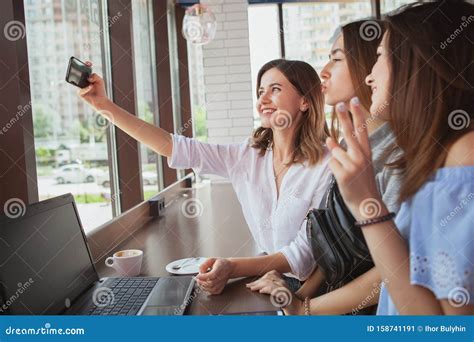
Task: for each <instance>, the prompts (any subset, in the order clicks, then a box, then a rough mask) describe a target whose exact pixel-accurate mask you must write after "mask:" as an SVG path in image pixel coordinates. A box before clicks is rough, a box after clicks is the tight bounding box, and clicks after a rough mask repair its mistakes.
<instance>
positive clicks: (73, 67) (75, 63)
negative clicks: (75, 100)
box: [66, 57, 92, 88]
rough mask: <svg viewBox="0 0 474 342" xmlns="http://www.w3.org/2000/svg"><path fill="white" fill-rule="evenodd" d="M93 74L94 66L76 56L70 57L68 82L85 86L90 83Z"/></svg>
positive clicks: (81, 86) (77, 85) (80, 86)
mask: <svg viewBox="0 0 474 342" xmlns="http://www.w3.org/2000/svg"><path fill="white" fill-rule="evenodd" d="M91 74H92V68H91V67H89V66H87V65H86V64H85V63H84V62H82V61H80V60H79V59H77V58H76V57H71V58H70V59H69V65H68V68H67V73H66V82H68V83H71V84H72V85H75V86H76V87H79V88H85V87H87V86H88V85H89V84H90V83H89V81H88V80H87V79H88V78H89V77H90V76H91Z"/></svg>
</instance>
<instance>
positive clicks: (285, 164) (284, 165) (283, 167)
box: [273, 163, 291, 180]
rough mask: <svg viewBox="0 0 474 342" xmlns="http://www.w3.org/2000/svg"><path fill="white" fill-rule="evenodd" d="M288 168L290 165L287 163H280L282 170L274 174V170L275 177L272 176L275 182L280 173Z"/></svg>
mask: <svg viewBox="0 0 474 342" xmlns="http://www.w3.org/2000/svg"><path fill="white" fill-rule="evenodd" d="M290 166H291V165H288V164H287V163H282V168H281V169H280V170H278V172H275V170H274V172H275V176H274V177H273V178H274V179H275V180H277V179H278V177H279V176H280V175H281V173H282V172H283V171H284V170H285V169H287V168H289V167H290Z"/></svg>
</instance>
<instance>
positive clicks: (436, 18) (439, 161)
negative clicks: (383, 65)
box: [386, 1, 474, 201]
mask: <svg viewBox="0 0 474 342" xmlns="http://www.w3.org/2000/svg"><path fill="white" fill-rule="evenodd" d="M471 13H474V6H473V5H471V4H468V3H466V2H463V1H444V2H442V3H423V4H412V5H408V6H404V7H402V9H401V10H400V11H398V12H397V13H394V14H390V15H389V16H388V17H387V18H386V23H387V24H386V29H387V51H386V54H387V56H388V62H389V65H390V68H391V81H390V90H391V95H392V97H391V99H390V101H389V102H390V104H389V116H390V121H391V125H392V129H393V132H394V134H395V136H396V141H397V144H398V146H400V148H401V149H402V150H403V155H402V156H401V157H400V158H399V159H397V160H396V161H395V162H394V163H392V164H391V165H392V166H394V167H397V168H400V169H401V170H402V173H403V176H404V177H403V181H402V185H401V189H400V200H401V201H403V200H406V199H408V198H410V197H411V196H412V195H413V194H415V192H417V191H418V190H419V189H420V187H421V186H422V185H423V184H424V183H425V182H426V181H428V179H429V178H430V177H431V176H432V175H433V174H434V172H435V171H436V170H437V169H438V168H440V167H442V166H443V165H444V163H445V160H446V157H447V151H448V149H449V147H450V146H452V144H453V143H454V142H455V141H456V140H457V139H458V138H460V137H461V136H462V135H464V134H465V133H467V132H469V131H472V129H473V127H472V119H473V113H474V110H473V109H474V108H473V103H474V92H473V85H474V64H473V63H472V56H474V51H473V45H472V42H473V41H474V30H473V29H472V28H466V27H467V26H468V25H469V24H470V22H472V21H474V16H472V15H470V14H471ZM466 20H470V22H468V23H466ZM471 25H474V24H471Z"/></svg>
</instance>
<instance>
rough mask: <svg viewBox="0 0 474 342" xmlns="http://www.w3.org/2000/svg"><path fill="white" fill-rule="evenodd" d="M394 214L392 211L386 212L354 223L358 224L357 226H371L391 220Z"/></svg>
mask: <svg viewBox="0 0 474 342" xmlns="http://www.w3.org/2000/svg"><path fill="white" fill-rule="evenodd" d="M395 215H396V214H395V213H394V212H391V213H388V214H387V215H383V216H379V217H374V218H371V219H368V220H364V221H356V222H355V225H356V226H358V227H366V226H371V225H373V224H377V223H382V222H385V221H388V220H391V219H393V218H394V217H395Z"/></svg>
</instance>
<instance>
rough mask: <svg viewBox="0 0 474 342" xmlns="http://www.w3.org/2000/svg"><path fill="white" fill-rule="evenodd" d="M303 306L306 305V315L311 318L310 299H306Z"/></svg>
mask: <svg viewBox="0 0 474 342" xmlns="http://www.w3.org/2000/svg"><path fill="white" fill-rule="evenodd" d="M303 305H304V314H305V316H310V315H311V311H310V309H309V297H305V298H304V302H303Z"/></svg>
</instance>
